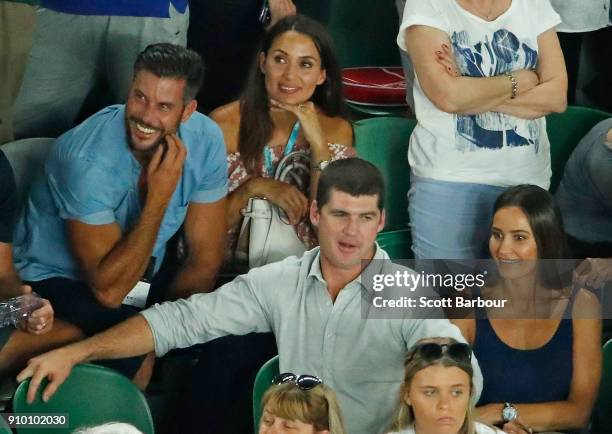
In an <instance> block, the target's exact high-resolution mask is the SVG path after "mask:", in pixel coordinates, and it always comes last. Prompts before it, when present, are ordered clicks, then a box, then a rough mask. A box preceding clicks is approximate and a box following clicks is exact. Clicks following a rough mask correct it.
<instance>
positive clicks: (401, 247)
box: [376, 229, 414, 259]
mask: <svg viewBox="0 0 612 434" xmlns="http://www.w3.org/2000/svg"><path fill="white" fill-rule="evenodd" d="M376 241H378V244H379V245H380V247H381V248H383V249H384V250H385V251H386V252H387V253H388V254H389V257H390V258H391V259H413V258H414V254H413V253H412V236H411V234H410V229H399V230H397V231H389V232H381V233H379V234H378V236H377V237H376Z"/></svg>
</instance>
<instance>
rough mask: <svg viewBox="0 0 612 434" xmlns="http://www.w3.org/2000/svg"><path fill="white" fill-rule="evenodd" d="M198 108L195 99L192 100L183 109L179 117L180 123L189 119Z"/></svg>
mask: <svg viewBox="0 0 612 434" xmlns="http://www.w3.org/2000/svg"><path fill="white" fill-rule="evenodd" d="M197 108H198V102H197V101H196V100H195V99H192V100H191V101H189V102H188V103H187V105H186V106H185V108H184V109H183V114H182V115H181V122H186V121H187V119H189V118H190V117H191V115H192V114H193V112H194V111H195V110H196V109H197Z"/></svg>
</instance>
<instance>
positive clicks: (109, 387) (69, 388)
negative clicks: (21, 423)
mask: <svg viewBox="0 0 612 434" xmlns="http://www.w3.org/2000/svg"><path fill="white" fill-rule="evenodd" d="M29 384H30V380H26V381H24V382H22V383H21V384H20V385H19V387H18V388H17V391H16V392H15V396H14V397H13V410H14V412H15V413H43V414H50V413H64V414H68V417H69V425H70V426H69V427H68V428H61V429H46V428H45V430H44V432H45V434H69V433H72V432H73V431H74V430H75V429H77V428H79V427H84V426H95V425H100V424H103V423H107V422H126V423H130V424H132V425H134V426H135V427H136V428H138V429H139V430H141V431H142V432H143V433H145V434H153V433H154V432H155V429H154V426H153V418H152V416H151V411H150V410H149V406H148V404H147V401H146V399H145V397H144V395H143V394H142V393H141V392H140V390H138V388H137V387H136V386H135V385H134V384H133V383H132V382H131V381H130V380H128V379H127V378H126V377H124V376H123V375H121V374H119V373H118V372H116V371H114V370H112V369H108V368H104V367H102V366H96V365H90V364H81V365H77V366H75V367H74V369H73V370H72V373H71V374H70V376H69V377H68V379H67V380H66V381H65V382H64V384H62V385H61V386H60V387H59V389H58V390H57V392H56V393H55V394H54V395H53V396H52V397H51V399H50V400H49V402H46V403H45V402H43V401H42V399H41V396H42V390H43V388H44V386H46V384H47V383H46V380H45V381H43V383H42V385H41V387H39V389H38V392H37V395H36V399H35V401H34V402H33V403H32V404H28V403H27V401H26V395H27V391H28V386H29ZM32 432H33V431H32V430H31V429H25V428H23V429H17V433H18V434H29V433H32Z"/></svg>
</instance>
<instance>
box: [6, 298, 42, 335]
mask: <svg viewBox="0 0 612 434" xmlns="http://www.w3.org/2000/svg"><path fill="white" fill-rule="evenodd" d="M42 306H43V301H42V299H41V298H40V297H39V296H38V295H37V294H34V293H32V294H25V295H20V296H18V297H13V298H9V299H8V300H5V301H3V302H1V303H0V328H2V327H7V326H13V327H17V326H18V325H19V324H20V323H21V322H22V321H25V320H26V319H27V318H28V317H29V316H30V314H31V313H32V312H34V311H35V310H36V309H39V308H41V307H42Z"/></svg>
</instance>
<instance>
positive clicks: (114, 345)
mask: <svg viewBox="0 0 612 434" xmlns="http://www.w3.org/2000/svg"><path fill="white" fill-rule="evenodd" d="M154 348H155V345H154V341H153V333H152V331H151V328H150V327H149V325H148V323H147V321H146V320H145V319H144V317H142V316H141V315H136V316H135V317H132V318H130V319H128V320H126V321H124V322H122V323H120V324H118V325H116V326H115V327H112V328H110V329H108V330H106V331H104V332H102V333H100V334H98V335H95V336H92V337H91V338H88V339H85V340H83V341H80V342H77V343H74V344H71V345H68V346H66V347H63V348H59V349H57V350H53V351H49V352H48V353H45V354H41V355H40V356H37V357H34V358H32V359H30V361H29V362H28V366H27V367H26V368H25V369H24V370H23V371H21V372H20V373H19V375H18V376H17V381H24V380H25V379H27V378H30V377H31V378H32V380H31V382H30V387H29V388H28V396H27V399H28V402H32V401H33V400H34V397H35V396H36V391H37V390H38V387H39V386H40V383H41V381H42V380H43V379H44V378H47V379H48V380H49V384H48V385H47V387H46V388H45V390H44V391H43V401H45V402H46V401H48V400H49V398H51V396H52V395H53V394H54V393H55V392H56V391H57V388H58V387H59V386H60V385H61V384H62V383H63V382H64V381H66V378H68V376H69V375H70V372H71V371H72V367H73V366H75V365H76V364H77V363H81V362H87V361H89V360H98V359H119V358H126V357H133V356H139V355H142V354H147V353H150V352H151V351H153V350H154Z"/></svg>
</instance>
